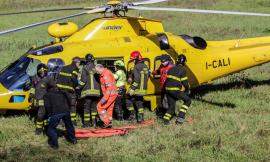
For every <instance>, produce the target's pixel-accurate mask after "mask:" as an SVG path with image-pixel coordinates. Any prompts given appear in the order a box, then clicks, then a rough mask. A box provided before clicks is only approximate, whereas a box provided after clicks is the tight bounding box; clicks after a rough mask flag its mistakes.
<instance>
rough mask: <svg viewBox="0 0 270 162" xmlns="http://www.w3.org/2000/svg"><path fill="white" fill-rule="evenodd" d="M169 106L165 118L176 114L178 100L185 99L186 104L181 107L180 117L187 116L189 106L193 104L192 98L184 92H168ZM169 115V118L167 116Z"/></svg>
mask: <svg viewBox="0 0 270 162" xmlns="http://www.w3.org/2000/svg"><path fill="white" fill-rule="evenodd" d="M165 95H166V97H167V99H168V105H169V108H168V110H167V111H166V114H165V116H164V118H165V119H170V118H171V117H172V116H173V115H174V114H175V106H176V102H177V101H178V100H182V101H184V104H183V105H182V107H181V108H180V109H179V117H182V118H185V114H186V112H187V110H188V107H189V106H190V105H191V99H190V98H189V97H188V96H187V95H186V94H185V93H184V92H176V93H173V92H171V93H166V94H165ZM166 117H167V118H166Z"/></svg>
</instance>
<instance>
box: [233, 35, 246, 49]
mask: <svg viewBox="0 0 270 162" xmlns="http://www.w3.org/2000/svg"><path fill="white" fill-rule="evenodd" d="M244 36H245V33H243V34H242V35H241V37H240V38H239V39H238V41H237V42H236V44H235V46H234V47H235V48H238V47H239V46H240V41H241V40H242V39H243V37H244Z"/></svg>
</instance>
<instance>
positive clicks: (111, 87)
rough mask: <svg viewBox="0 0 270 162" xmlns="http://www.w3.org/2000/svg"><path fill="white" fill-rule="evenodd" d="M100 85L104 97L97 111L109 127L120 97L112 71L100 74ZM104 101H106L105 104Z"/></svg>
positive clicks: (106, 70)
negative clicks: (116, 102) (117, 99)
mask: <svg viewBox="0 0 270 162" xmlns="http://www.w3.org/2000/svg"><path fill="white" fill-rule="evenodd" d="M100 84H101V91H102V94H103V97H102V99H101V100H100V101H99V102H98V104H97V111H98V114H99V117H100V119H101V120H102V121H103V123H104V124H105V125H108V124H110V123H111V121H112V115H113V108H114V104H115V101H116V98H117V96H118V93H117V87H116V82H115V79H114V76H113V74H112V72H111V71H110V70H108V69H106V68H105V69H104V71H103V72H102V74H100ZM102 101H103V102H104V101H105V102H104V104H102Z"/></svg>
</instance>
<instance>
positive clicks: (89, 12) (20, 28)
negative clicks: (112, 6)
mask: <svg viewBox="0 0 270 162" xmlns="http://www.w3.org/2000/svg"><path fill="white" fill-rule="evenodd" d="M105 10H106V8H96V9H93V10H89V11H85V12H81V13H78V14H73V15H68V16H64V17H60V18H55V19H51V20H47V21H42V22H38V23H35V24H30V25H26V26H22V27H18V28H14V29H9V30H6V31H2V32H0V36H1V35H4V34H8V33H12V32H16V31H20V30H24V29H28V28H33V27H36V26H40V25H45V24H49V23H52V22H55V21H59V20H64V19H68V18H73V17H78V16H82V15H86V14H94V13H102V12H105Z"/></svg>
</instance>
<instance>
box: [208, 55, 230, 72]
mask: <svg viewBox="0 0 270 162" xmlns="http://www.w3.org/2000/svg"><path fill="white" fill-rule="evenodd" d="M230 65H231V60H230V58H229V57H228V58H227V59H219V60H213V61H211V62H210V63H209V62H206V70H208V68H209V67H212V68H213V69H216V68H220V67H225V66H230Z"/></svg>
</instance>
